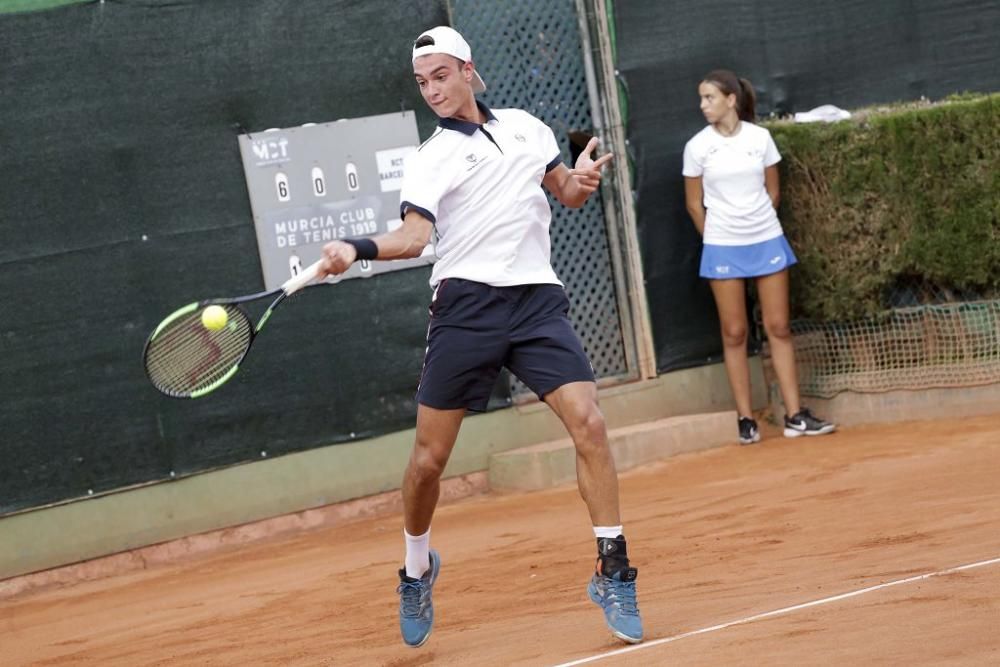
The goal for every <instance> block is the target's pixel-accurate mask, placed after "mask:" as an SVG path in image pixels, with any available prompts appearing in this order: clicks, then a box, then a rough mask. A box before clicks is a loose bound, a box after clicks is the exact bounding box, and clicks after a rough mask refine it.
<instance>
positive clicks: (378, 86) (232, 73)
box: [0, 0, 448, 514]
mask: <svg viewBox="0 0 1000 667" xmlns="http://www.w3.org/2000/svg"><path fill="white" fill-rule="evenodd" d="M21 4H22V5H23V4H24V3H21ZM50 4H51V3H50ZM447 21H448V16H447V8H446V5H445V3H444V2H443V1H442V2H420V3H414V4H412V5H410V4H407V7H406V10H405V11H400V3H398V2H393V1H389V0H367V1H366V2H355V1H353V0H351V1H347V0H213V1H211V2H188V3H178V2H175V1H173V0H170V1H157V0H134V1H127V0H126V1H117V2H111V1H109V2H103V3H97V2H92V3H83V4H69V5H65V6H62V7H53V8H48V9H44V10H43V11H28V12H18V13H7V14H0V44H2V47H0V49H2V52H3V54H4V57H3V62H2V64H0V90H2V94H0V118H3V122H2V123H0V183H2V184H3V186H2V189H0V293H2V294H4V297H3V309H2V314H0V410H2V414H0V514H3V513H9V512H12V511H17V510H23V509H26V508H31V507H37V506H40V505H45V504H48V503H53V502H59V501H63V500H66V499H71V498H79V497H87V496H89V495H92V494H100V493H103V492H107V491H109V490H114V489H119V488H124V487H128V486H131V485H136V484H144V483H150V482H156V481H162V480H168V479H171V478H175V477H180V476H184V475H188V474H191V473H193V472H197V471H201V470H207V469H211V468H213V467H219V466H226V465H232V464H234V463H239V462H245V461H251V460H259V459H260V458H262V457H271V456H275V455H280V454H284V453H288V452H293V451H298V450H303V449H307V448H310V447H315V446H319V445H326V444H332V443H337V442H342V441H347V440H350V439H354V438H359V437H366V436H371V435H375V434H378V433H382V432H387V431H390V430H399V429H401V428H407V427H409V426H411V425H412V423H413V417H414V414H415V410H416V407H415V404H414V401H413V393H414V391H415V389H416V385H417V381H418V379H419V373H420V364H421V360H422V355H423V348H424V344H425V343H424V335H425V332H426V318H427V305H428V303H429V301H430V290H429V287H428V285H427V279H428V277H429V270H428V269H426V268H423V269H414V270H408V271H400V272H397V273H392V274H387V275H383V276H380V277H378V278H377V279H372V280H352V281H345V282H343V283H341V284H338V285H336V286H326V285H324V286H319V287H314V288H310V289H307V290H305V291H304V293H302V294H301V295H297V296H296V297H294V298H293V299H292V300H291V301H290V302H288V303H286V304H285V305H284V306H283V307H282V308H281V309H279V310H278V311H277V312H276V313H275V315H274V317H273V318H272V320H271V322H270V323H269V325H268V327H267V330H266V332H265V335H262V336H261V337H260V339H258V340H257V342H256V343H255V344H254V347H255V349H254V353H253V354H252V355H251V357H250V358H249V359H248V360H247V362H246V364H245V365H244V367H243V368H242V369H241V371H240V373H239V374H238V375H237V377H236V378H235V379H234V380H233V381H231V382H230V383H229V384H228V385H226V386H225V387H224V388H223V389H221V390H219V392H217V393H216V394H214V395H213V396H212V397H210V398H207V399H204V400H201V401H178V400H173V399H168V398H166V397H163V396H161V395H159V394H158V393H157V392H156V391H155V390H153V389H152V387H151V386H149V384H148V383H147V381H146V379H145V376H144V374H143V371H142V365H141V353H142V347H143V343H144V341H145V338H146V336H147V334H148V333H149V331H150V330H151V329H152V328H153V327H154V326H155V325H156V324H157V322H159V320H160V319H162V318H163V317H164V316H165V315H166V314H168V313H169V312H171V311H172V310H173V309H175V308H177V307H179V306H182V305H184V304H186V303H189V302H191V301H193V300H196V299H198V298H202V297H211V296H229V295H238V294H243V293H249V292H255V291H258V290H260V289H262V287H263V285H262V277H261V269H260V262H259V256H258V251H257V242H256V237H255V232H254V225H253V220H252V217H251V211H250V206H249V200H248V195H247V190H246V185H245V181H244V175H243V169H242V163H241V160H240V155H239V150H238V146H237V128H245V130H248V131H250V132H254V131H261V130H264V129H267V128H270V127H288V126H295V125H300V124H303V123H307V122H325V121H329V120H335V119H337V118H345V117H361V116H368V115H375V114H384V113H388V112H392V111H394V110H400V109H412V110H416V111H417V118H418V125H419V127H420V130H421V136H427V134H428V133H429V131H430V130H431V128H432V127H433V124H434V122H435V119H434V118H433V117H431V115H430V114H429V112H427V111H425V107H424V104H423V101H422V100H421V99H420V96H419V93H418V91H417V88H416V86H415V84H414V83H413V77H412V71H411V69H410V65H409V62H410V48H411V44H412V39H413V38H414V37H415V36H416V35H417V34H419V32H420V31H421V30H423V29H424V28H427V27H430V26H433V25H438V24H442V23H447Z"/></svg>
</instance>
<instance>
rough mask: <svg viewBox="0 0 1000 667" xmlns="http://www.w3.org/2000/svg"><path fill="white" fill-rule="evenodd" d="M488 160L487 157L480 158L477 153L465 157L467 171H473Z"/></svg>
mask: <svg viewBox="0 0 1000 667" xmlns="http://www.w3.org/2000/svg"><path fill="white" fill-rule="evenodd" d="M486 160H487V158H486V157H479V156H478V155H476V154H475V153H469V154H468V155H466V156H465V163H466V165H467V166H466V168H465V170H466V171H472V170H473V169H475V168H476V167H478V166H479V165H481V164H482V163H484V162H486Z"/></svg>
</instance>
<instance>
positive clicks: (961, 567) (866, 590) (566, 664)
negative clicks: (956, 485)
mask: <svg viewBox="0 0 1000 667" xmlns="http://www.w3.org/2000/svg"><path fill="white" fill-rule="evenodd" d="M996 563H1000V558H991V559H990V560H981V561H979V562H978V563H969V564H968V565H959V566H958V567H951V568H948V569H947V570H940V571H938V572H928V573H927V574H918V575H916V576H914V577H907V578H906V579H897V580H896V581H889V582H886V583H884V584H878V585H877V586H869V587H868V588H861V589H859V590H856V591H851V592H849V593H841V594H840V595H834V596H831V597H828V598H822V599H820V600H813V601H812V602H803V603H802V604H797V605H793V606H791V607H782V608H781V609H775V610H774V611H766V612H764V613H762V614H754V615H753V616H747V617H746V618H741V619H738V620H735V621H729V622H728V623H720V624H719V625H713V626H711V627H707V628H701V629H700V630H691V631H690V632H684V633H681V634H679V635H674V636H673V637H665V638H663V639H656V640H653V641H650V642H644V643H642V644H636V645H635V646H629V647H628V648H621V649H618V650H616V651H609V652H607V653H599V654H597V655H592V656H590V657H589V658H581V659H579V660H574V661H572V662H563V663H560V664H558V665H554V666H553V667H573V665H584V664H586V663H588V662H597V661H598V660H604V659H605V658H611V657H613V656H616V655H624V654H626V653H632V652H633V651H642V650H643V649H647V648H652V647H654V646H661V645H663V644H669V643H670V642H675V641H677V640H679V639H684V638H686V637H693V636H695V635H703V634H706V633H708V632H715V631H716V630H725V629H726V628H729V627H732V626H734V625H743V624H744V623H752V622H753V621H759V620H761V619H762V618H770V617H772V616H781V615H782V614H788V613H791V612H793V611H798V610H799V609H806V608H807V607H816V606H818V605H821V604H827V603H829V602H837V601H838V600H846V599H847V598H852V597H854V596H856V595H864V594H865V593H871V592H873V591H878V590H881V589H883V588H889V587H890V586H900V585H902V584H909V583H913V582H914V581H921V580H923V579H930V578H931V577H940V576H942V575H945V574H954V573H955V572H961V571H962V570H971V569H973V568H977V567H985V566H986V565H994V564H996Z"/></svg>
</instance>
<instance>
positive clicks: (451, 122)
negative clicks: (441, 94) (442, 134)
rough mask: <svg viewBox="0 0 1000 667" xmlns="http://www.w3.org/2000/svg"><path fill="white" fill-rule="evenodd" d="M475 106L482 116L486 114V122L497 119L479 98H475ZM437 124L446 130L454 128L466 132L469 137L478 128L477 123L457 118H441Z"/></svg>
mask: <svg viewBox="0 0 1000 667" xmlns="http://www.w3.org/2000/svg"><path fill="white" fill-rule="evenodd" d="M476 106H477V107H479V110H480V111H482V112H483V115H484V116H486V122H489V121H491V120H496V119H497V117H496V116H494V115H493V112H492V111H490V108H489V107H488V106H486V105H485V104H483V103H482V102H480V101H479V100H476ZM438 125H440V126H441V127H443V128H444V129H446V130H455V131H456V132H461V133H462V134H466V135H468V136H470V137H471V136H472V135H473V134H475V133H476V130H478V129H479V123H473V122H471V121H468V120H460V119H458V118H442V119H441V120H439V121H438Z"/></svg>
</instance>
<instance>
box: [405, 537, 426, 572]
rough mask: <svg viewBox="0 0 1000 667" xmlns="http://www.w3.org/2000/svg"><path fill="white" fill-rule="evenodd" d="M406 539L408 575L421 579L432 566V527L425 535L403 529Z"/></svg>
mask: <svg viewBox="0 0 1000 667" xmlns="http://www.w3.org/2000/svg"><path fill="white" fill-rule="evenodd" d="M403 537H404V538H405V539H406V565H405V567H406V576H408V577H413V578H414V579H419V578H420V577H422V576H423V575H424V572H426V571H427V570H429V569H430V567H431V556H430V552H431V529H430V528H428V529H427V532H426V533H424V534H423V535H410V534H409V533H408V532H406V529H405V528H404V529H403Z"/></svg>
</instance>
